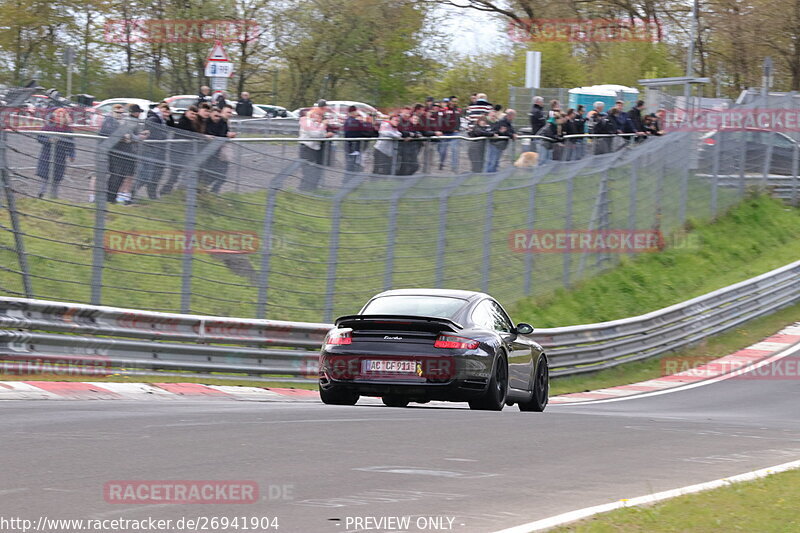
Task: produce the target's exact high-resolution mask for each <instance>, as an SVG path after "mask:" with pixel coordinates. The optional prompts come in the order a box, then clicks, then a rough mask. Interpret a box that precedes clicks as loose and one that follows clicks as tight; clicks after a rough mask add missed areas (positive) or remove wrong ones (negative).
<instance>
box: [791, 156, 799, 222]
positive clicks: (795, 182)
mask: <svg viewBox="0 0 800 533" xmlns="http://www.w3.org/2000/svg"><path fill="white" fill-rule="evenodd" d="M799 156H800V145H799V144H797V143H795V145H794V149H793V150H792V205H793V206H794V207H797V205H798V204H797V199H798V190H797V187H798V180H797V167H798V157H799Z"/></svg>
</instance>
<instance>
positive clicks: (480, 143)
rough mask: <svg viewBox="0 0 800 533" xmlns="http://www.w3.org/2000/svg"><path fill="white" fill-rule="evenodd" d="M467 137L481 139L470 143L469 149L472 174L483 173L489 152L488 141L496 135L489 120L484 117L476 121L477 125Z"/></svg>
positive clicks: (474, 125)
mask: <svg viewBox="0 0 800 533" xmlns="http://www.w3.org/2000/svg"><path fill="white" fill-rule="evenodd" d="M467 135H469V136H470V137H472V138H473V139H475V138H477V139H479V140H475V141H470V142H469V148H468V149H467V152H468V154H469V161H470V164H471V166H472V172H473V173H478V172H483V169H484V166H485V164H486V152H487V151H488V143H489V141H488V139H489V138H492V137H494V136H495V135H496V134H495V132H494V130H493V129H492V125H491V124H489V120H488V119H487V117H485V116H484V117H478V118H477V119H475V123H474V124H473V125H472V126H471V127H470V129H469V131H468V132H467ZM483 137H485V138H483Z"/></svg>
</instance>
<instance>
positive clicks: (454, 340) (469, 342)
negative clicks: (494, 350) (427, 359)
mask: <svg viewBox="0 0 800 533" xmlns="http://www.w3.org/2000/svg"><path fill="white" fill-rule="evenodd" d="M480 344H481V343H480V342H478V341H476V340H473V339H468V338H466V337H456V336H453V335H439V337H437V339H436V342H434V343H433V346H434V348H460V349H462V350H474V349H475V348H477V347H478V346H480Z"/></svg>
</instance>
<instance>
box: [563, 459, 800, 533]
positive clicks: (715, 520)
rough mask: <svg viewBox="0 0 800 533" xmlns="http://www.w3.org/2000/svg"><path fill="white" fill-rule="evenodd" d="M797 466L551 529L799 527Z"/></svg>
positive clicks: (594, 532)
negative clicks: (762, 476)
mask: <svg viewBox="0 0 800 533" xmlns="http://www.w3.org/2000/svg"><path fill="white" fill-rule="evenodd" d="M798 499H800V470H791V471H788V472H782V473H779V474H773V475H771V476H767V477H765V478H762V479H758V480H754V481H747V482H742V483H734V484H731V485H730V486H727V487H722V488H718V489H714V490H710V491H707V492H702V493H699V494H691V495H687V496H679V497H677V498H673V499H671V500H667V501H664V502H661V503H657V504H654V505H650V506H642V507H629V508H627V509H620V510H617V511H612V512H610V513H605V514H602V515H598V516H597V517H595V518H591V519H587V520H583V521H581V522H576V523H575V524H571V525H569V526H565V527H560V528H556V529H553V530H551V531H553V532H557V533H568V532H573V533H611V532H617V531H625V532H626V533H644V532H647V533H662V532H663V533H667V532H670V533H672V532H676V531H680V532H683V533H707V532H709V531H759V532H762V533H771V532H775V533H779V532H780V533H785V532H788V531H800V514H798V513H797V501H798Z"/></svg>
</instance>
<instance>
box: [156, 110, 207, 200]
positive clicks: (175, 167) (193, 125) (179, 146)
mask: <svg viewBox="0 0 800 533" xmlns="http://www.w3.org/2000/svg"><path fill="white" fill-rule="evenodd" d="M199 113H200V108H199V107H198V106H196V105H194V104H193V105H190V106H189V107H187V108H186V111H184V113H183V115H182V116H181V118H179V119H178V122H177V123H176V124H175V129H176V130H177V131H176V132H175V135H174V136H173V137H174V139H175V140H176V141H178V142H175V143H171V144H170V145H169V148H168V149H169V153H170V156H169V162H170V172H169V174H170V175H169V180H168V181H167V183H165V184H164V186H163V187H161V191H160V192H161V196H164V195H165V194H169V193H170V192H172V189H173V187H175V184H176V183H178V179H179V178H180V174H181V171H182V170H183V169H184V167H185V166H186V165H187V164H188V163H189V161H190V160H191V159H192V156H193V155H194V153H195V144H196V141H197V139H199V135H196V134H200V133H204V132H205V128H206V125H205V121H203V120H202V119H201V118H200V114H199Z"/></svg>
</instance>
